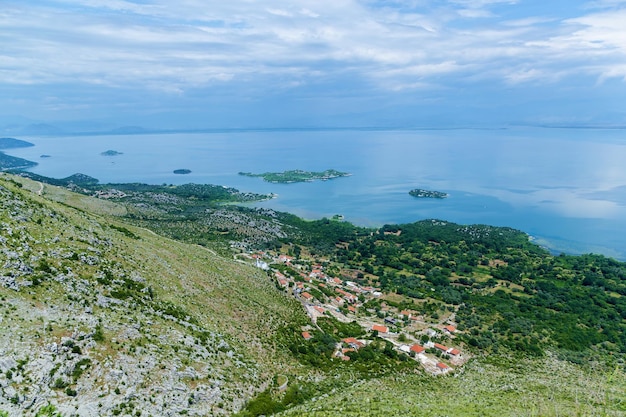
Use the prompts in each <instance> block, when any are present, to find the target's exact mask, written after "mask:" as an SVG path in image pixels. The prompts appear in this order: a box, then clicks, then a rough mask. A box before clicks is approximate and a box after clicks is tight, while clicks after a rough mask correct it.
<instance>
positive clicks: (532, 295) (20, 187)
mask: <svg viewBox="0 0 626 417" xmlns="http://www.w3.org/2000/svg"><path fill="white" fill-rule="evenodd" d="M23 175H28V176H30V177H32V178H33V179H34V180H33V179H29V178H24V177H21V176H12V175H8V174H3V175H2V176H0V201H2V204H1V205H0V251H1V253H2V263H0V266H1V267H0V300H1V302H2V304H1V306H0V324H1V326H0V416H2V417H4V415H10V416H21V415H27V416H28V415H32V416H35V415H41V416H44V415H55V413H60V414H61V415H63V416H65V417H69V416H71V415H79V416H100V415H104V416H113V415H136V416H139V415H153V416H156V415H159V416H161V415H199V416H201V415H233V414H236V415H240V416H258V415H271V414H278V415H281V414H282V415H310V416H335V415H342V416H343V415H348V416H356V415H372V416H377V415H380V416H401V415H411V414H416V413H430V414H435V415H493V416H505V415H548V416H551V415H554V416H556V415H609V416H619V415H626V401H625V397H624V395H623V393H624V392H625V390H626V385H625V384H626V382H625V381H626V378H624V377H625V375H624V364H625V362H624V354H625V353H626V352H625V349H624V348H625V346H626V345H625V343H624V342H625V339H624V328H625V326H626V317H625V315H626V308H625V307H626V305H625V303H624V298H623V297H624V295H625V293H626V272H625V271H626V265H625V264H623V263H620V262H617V261H614V260H612V259H608V258H605V257H601V256H596V255H585V256H580V257H570V256H565V255H563V256H553V255H550V254H549V253H548V252H546V251H544V250H543V249H541V248H540V247H538V246H536V245H534V244H533V243H532V242H530V241H529V239H528V236H526V235H525V234H523V233H522V232H519V231H516V230H513V229H509V228H497V227H491V226H486V225H472V226H464V225H457V224H454V223H449V222H445V221H440V220H427V221H420V222H416V223H412V224H406V225H386V226H384V227H382V228H379V229H366V228H358V227H355V226H353V225H351V224H349V223H345V222H342V221H337V220H328V219H321V220H316V221H305V220H302V219H299V218H297V217H296V216H293V215H290V214H286V213H279V212H274V211H272V210H263V209H254V208H246V207H242V206H236V205H233V204H232V203H237V202H250V201H256V200H259V199H263V198H268V196H262V195H255V194H249V193H240V192H239V191H237V190H234V189H228V188H224V187H219V186H211V185H198V184H186V185H181V186H166V185H159V186H150V185H145V184H99V183H98V181H97V180H95V179H93V178H88V177H85V176H82V175H80V174H77V175H74V176H72V177H69V178H67V179H64V180H50V179H46V178H43V177H38V176H34V175H29V174H27V173H24V174H23ZM53 184H57V185H53ZM72 190H73V191H72ZM173 238H175V239H173ZM218 252H219V253H220V254H221V255H218ZM233 256H234V259H233ZM254 265H256V266H257V267H256V268H255V267H254ZM305 312H306V314H305ZM444 344H445V345H446V346H443V345H444ZM422 345H423V346H422ZM409 348H410V349H409ZM414 348H415V350H414ZM416 352H419V353H417V354H416Z"/></svg>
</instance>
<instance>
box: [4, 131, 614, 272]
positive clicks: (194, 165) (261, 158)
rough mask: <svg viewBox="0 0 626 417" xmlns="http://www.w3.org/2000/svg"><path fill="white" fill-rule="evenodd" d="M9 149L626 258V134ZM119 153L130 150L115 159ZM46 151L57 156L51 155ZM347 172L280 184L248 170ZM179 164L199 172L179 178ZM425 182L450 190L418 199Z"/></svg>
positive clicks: (44, 168)
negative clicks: (495, 230)
mask: <svg viewBox="0 0 626 417" xmlns="http://www.w3.org/2000/svg"><path fill="white" fill-rule="evenodd" d="M20 139H23V140H28V141H30V142H32V143H34V144H35V146H34V147H31V148H22V149H11V150H10V151H7V153H9V154H11V155H14V156H19V157H22V158H26V159H30V160H32V161H36V162H38V163H39V165H38V166H37V167H34V168H33V169H31V171H33V172H35V173H38V174H41V175H46V176H50V177H54V178H62V177H67V176H69V175H71V174H74V173H83V174H87V175H90V176H92V177H95V178H98V179H99V180H100V181H101V182H102V183H109V182H110V183H116V182H117V183H119V182H145V183H149V184H161V183H167V184H181V183H187V182H195V183H209V184H219V185H224V186H229V187H235V188H238V189H239V190H241V191H251V192H258V193H270V192H272V193H276V194H278V197H277V198H276V199H273V200H271V201H266V202H263V203H259V204H258V205H259V206H263V207H268V208H274V209H277V210H282V211H288V212H291V213H294V214H297V215H299V216H302V217H305V218H309V219H314V218H321V217H324V216H326V217H330V216H332V215H334V214H342V215H344V217H345V219H346V220H347V221H350V222H352V223H355V224H359V225H365V226H380V225H383V224H390V223H407V222H413V221H417V220H422V219H427V218H437V219H442V220H448V221H453V222H457V223H462V224H476V223H480V224H490V225H495V226H510V227H514V228H516V229H520V230H522V231H524V232H526V233H528V234H530V235H531V236H533V237H534V238H535V239H536V241H537V242H538V243H539V244H541V245H543V246H546V247H548V248H549V249H551V250H552V251H554V252H566V253H588V252H594V253H602V254H605V255H607V256H611V257H615V258H618V259H622V260H624V259H626V169H625V168H624V161H626V132H625V131H624V130H620V129H614V130H611V129H554V128H529V127H517V128H507V129H491V130H490V129H457V130H445V129H442V130H384V131H383V130H349V129H340V130H307V129H302V130H298V129H292V130H280V129H277V130H263V131H254V130H239V131H221V132H204V133H175V134H143V135H113V136H67V137H28V138H20ZM107 150H115V151H117V152H121V153H122V154H120V155H116V156H104V155H102V152H105V151H107ZM40 155H50V157H49V158H40ZM330 168H332V169H336V170H339V171H347V172H350V173H352V174H353V175H352V176H350V177H346V178H337V179H333V180H330V181H316V182H307V183H297V184H272V183H267V182H263V180H262V179H260V178H249V177H244V176H240V175H238V172H240V171H245V172H254V173H262V172H281V171H285V170H291V169H303V170H309V171H323V170H325V169H330ZM176 169H189V170H191V173H190V174H188V175H177V174H174V173H173V171H174V170H176ZM414 188H423V189H429V190H437V191H443V192H446V193H448V194H449V197H448V198H446V199H444V200H436V199H416V198H414V197H411V196H410V195H409V194H408V192H409V191H410V190H411V189H414Z"/></svg>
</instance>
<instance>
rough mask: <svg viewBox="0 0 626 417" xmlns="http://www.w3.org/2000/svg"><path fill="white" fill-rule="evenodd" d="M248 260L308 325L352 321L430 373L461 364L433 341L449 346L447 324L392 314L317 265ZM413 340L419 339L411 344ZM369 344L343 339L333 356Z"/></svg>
mask: <svg viewBox="0 0 626 417" xmlns="http://www.w3.org/2000/svg"><path fill="white" fill-rule="evenodd" d="M249 256H250V257H251V258H252V259H254V261H255V264H256V266H257V267H259V268H262V269H265V270H269V271H270V273H271V275H272V277H273V278H274V279H275V280H276V285H277V286H278V287H280V288H281V289H283V290H284V291H286V292H287V293H288V294H290V295H292V296H293V297H295V298H296V299H298V300H299V301H300V302H301V303H302V305H303V306H304V308H305V310H306V311H307V313H308V315H309V317H310V318H311V322H312V325H315V324H316V322H317V319H318V318H319V317H324V316H331V317H334V318H336V319H337V320H339V321H341V322H346V323H347V322H353V321H356V322H357V323H359V325H361V326H362V327H363V329H364V330H365V331H366V332H368V333H369V335H370V336H371V335H376V336H378V337H380V338H382V339H384V340H387V341H390V342H391V343H393V345H394V347H395V349H396V350H397V351H398V352H402V353H404V354H407V355H409V356H410V357H412V358H414V359H415V360H417V361H419V362H420V363H421V364H422V366H423V367H424V368H425V369H426V370H427V371H428V372H430V373H432V374H446V373H448V372H450V371H452V370H453V366H454V367H458V366H460V365H462V364H463V363H464V362H465V361H466V360H467V358H466V357H465V356H464V355H463V354H462V352H461V350H460V349H458V348H456V347H448V346H445V345H443V344H441V343H436V342H435V341H450V342H453V341H454V339H455V334H456V332H457V329H456V327H455V325H454V323H453V322H451V320H450V319H448V322H447V323H446V322H444V323H440V324H438V325H435V326H433V325H432V324H429V323H426V322H424V320H423V317H422V316H420V315H419V313H418V312H416V311H412V310H398V309H395V308H394V307H391V306H389V305H387V303H386V302H385V301H384V298H385V297H384V296H383V293H382V292H381V290H380V289H379V288H376V287H372V286H369V285H363V284H360V283H359V282H356V281H357V280H356V279H342V278H339V277H336V276H332V275H330V274H327V273H326V272H325V267H324V266H323V265H322V264H321V263H314V264H312V265H311V264H309V263H306V262H297V260H296V259H295V258H294V257H292V256H288V255H284V254H280V255H277V256H271V255H269V254H267V253H264V252H257V253H255V254H252V255H249ZM280 265H284V267H280ZM281 271H282V272H281ZM370 300H379V301H380V303H378V305H380V308H378V309H376V310H375V309H372V308H371V307H369V306H368V301H370ZM309 330H310V329H309ZM424 335H425V336H428V337H424ZM302 337H303V338H304V339H305V340H309V339H311V338H312V337H313V335H312V333H311V332H310V331H303V332H302ZM418 337H419V340H412V341H411V339H416V338H418ZM370 342H371V338H369V339H355V338H346V339H343V340H342V341H341V342H340V343H338V344H337V347H336V350H335V353H334V356H335V357H337V358H339V359H341V360H344V361H349V360H350V355H349V354H350V352H355V351H358V350H359V349H360V348H362V347H364V346H366V345H367V344H368V343H370Z"/></svg>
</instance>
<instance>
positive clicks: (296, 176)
mask: <svg viewBox="0 0 626 417" xmlns="http://www.w3.org/2000/svg"><path fill="white" fill-rule="evenodd" d="M239 175H243V176H246V177H260V178H263V179H264V180H265V181H267V182H275V183H293V182H310V181H315V180H322V181H327V180H332V179H334V178H340V177H348V176H350V175H351V174H349V173H347V172H340V171H336V170H334V169H327V170H326V171H323V172H311V171H302V170H300V169H297V170H293V171H284V172H265V173H263V174H253V173H251V172H240V173H239Z"/></svg>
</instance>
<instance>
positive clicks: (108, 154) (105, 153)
mask: <svg viewBox="0 0 626 417" xmlns="http://www.w3.org/2000/svg"><path fill="white" fill-rule="evenodd" d="M100 155H102V156H117V155H123V152H118V151H114V150H112V149H109V150H108V151H104V152H102V153H100Z"/></svg>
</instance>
